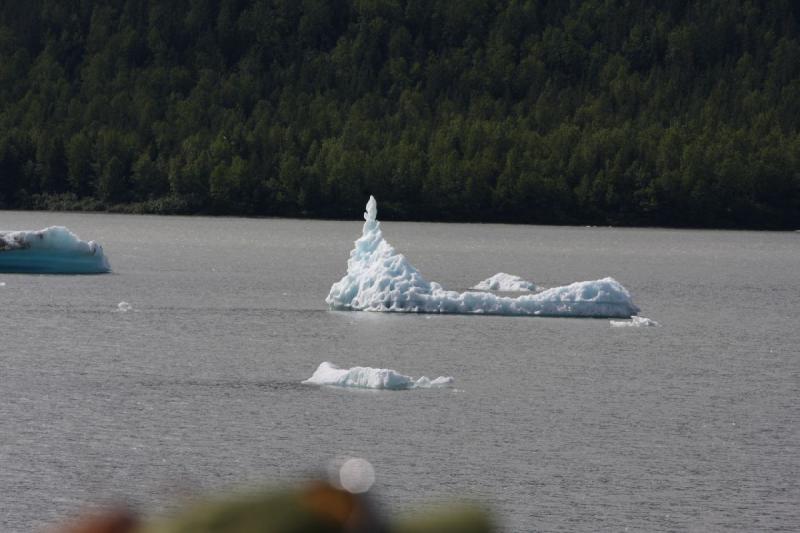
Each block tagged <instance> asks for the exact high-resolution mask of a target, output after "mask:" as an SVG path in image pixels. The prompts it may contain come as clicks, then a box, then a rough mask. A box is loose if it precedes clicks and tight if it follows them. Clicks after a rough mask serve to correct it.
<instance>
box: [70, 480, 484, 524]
mask: <svg viewBox="0 0 800 533" xmlns="http://www.w3.org/2000/svg"><path fill="white" fill-rule="evenodd" d="M492 530H493V528H492V526H491V522H490V520H489V516H488V514H487V513H485V512H484V511H482V510H480V509H477V508H474V507H458V508H450V509H441V510H438V511H435V512H426V513H421V514H412V515H410V516H406V517H403V518H400V519H387V518H386V517H384V516H382V515H380V514H379V513H377V512H376V510H375V507H374V506H373V505H372V504H371V502H370V499H369V498H368V497H367V496H366V495H358V494H351V493H350V492H347V491H344V490H341V489H338V488H335V487H333V486H332V485H329V484H328V483H324V482H314V483H310V484H307V485H305V486H302V487H300V488H296V489H288V490H281V491H272V492H266V493H260V494H253V495H248V496H240V497H238V498H231V499H227V500H218V501H209V502H207V503H204V504H200V505H196V506H192V507H190V508H188V509H183V510H181V511H179V512H178V513H177V514H176V515H174V516H173V517H171V518H166V519H161V520H156V521H152V522H147V521H140V520H139V519H138V518H137V517H136V516H135V515H133V514H132V513H130V512H129V511H121V510H118V509H117V510H110V511H108V512H106V513H101V514H97V515H93V516H87V517H85V518H83V519H81V520H79V521H75V522H73V523H71V524H68V525H66V526H63V527H61V528H57V529H56V533H489V532H490V531H492Z"/></svg>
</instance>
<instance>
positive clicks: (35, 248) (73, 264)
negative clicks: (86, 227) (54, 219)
mask: <svg viewBox="0 0 800 533" xmlns="http://www.w3.org/2000/svg"><path fill="white" fill-rule="evenodd" d="M110 270H111V265H109V263H108V258H107V257H106V256H105V255H104V254H103V247H102V246H100V244H99V243H96V242H94V241H89V242H86V241H82V240H80V239H79V238H78V236H77V235H75V234H74V233H72V232H71V231H70V230H68V229H67V228H65V227H63V226H51V227H49V228H45V229H42V230H39V231H0V272H17V273H33V274H101V273H104V272H109V271H110Z"/></svg>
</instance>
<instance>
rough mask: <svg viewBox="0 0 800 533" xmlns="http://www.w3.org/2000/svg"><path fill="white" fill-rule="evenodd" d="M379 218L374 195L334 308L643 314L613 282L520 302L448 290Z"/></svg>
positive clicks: (583, 284) (334, 291)
mask: <svg viewBox="0 0 800 533" xmlns="http://www.w3.org/2000/svg"><path fill="white" fill-rule="evenodd" d="M377 214H378V208H377V204H376V202H375V198H373V197H372V196H370V198H369V202H368V203H367V211H366V213H364V220H365V221H366V222H364V228H363V231H362V235H361V237H360V238H359V239H358V240H357V241H356V242H355V248H354V249H353V250H352V251H351V252H350V259H348V261H347V274H345V276H344V277H343V278H342V279H341V280H340V281H338V282H336V283H334V284H333V286H332V287H331V290H330V293H329V294H328V297H327V298H325V301H326V302H327V303H328V306H329V307H330V309H333V310H340V311H383V312H387V311H393V312H404V313H461V314H488V315H511V316H554V317H595V318H630V317H631V316H632V315H635V314H636V313H638V312H639V308H638V307H636V306H635V305H634V304H633V302H632V301H631V295H630V293H629V292H628V291H627V289H625V287H623V286H622V285H621V284H620V283H618V282H617V281H616V280H615V279H613V278H603V279H599V280H596V281H580V282H576V283H573V284H571V285H567V286H564V287H554V288H552V289H547V290H545V291H542V292H539V293H536V294H525V295H522V296H518V297H516V298H512V297H508V296H498V295H495V294H492V293H486V292H470V291H467V292H464V293H459V292H456V291H448V290H445V289H443V288H442V286H441V285H439V284H438V283H436V282H434V281H430V282H429V281H427V280H426V279H425V278H423V277H422V275H421V274H420V273H419V271H418V270H417V269H416V268H414V266H413V265H412V264H411V263H409V262H408V260H407V259H406V258H405V257H404V256H403V254H399V253H397V252H396V251H395V249H394V247H393V246H392V245H391V244H389V243H388V242H387V241H386V240H385V239H384V238H383V234H382V233H381V229H380V222H378V220H377Z"/></svg>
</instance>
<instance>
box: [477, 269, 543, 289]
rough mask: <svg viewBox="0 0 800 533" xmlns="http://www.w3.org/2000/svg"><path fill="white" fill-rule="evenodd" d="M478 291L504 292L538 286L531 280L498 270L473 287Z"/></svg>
mask: <svg viewBox="0 0 800 533" xmlns="http://www.w3.org/2000/svg"><path fill="white" fill-rule="evenodd" d="M472 288H473V289H475V290H478V291H501V292H502V291H506V292H521V291H537V290H539V287H537V286H536V284H535V283H534V282H532V281H526V280H524V279H522V278H521V277H519V276H514V275H513V274H506V273H505V272H498V273H497V274H495V275H494V276H492V277H491V278H486V279H485V280H483V281H481V282H480V283H478V284H477V285H475V286H474V287H472Z"/></svg>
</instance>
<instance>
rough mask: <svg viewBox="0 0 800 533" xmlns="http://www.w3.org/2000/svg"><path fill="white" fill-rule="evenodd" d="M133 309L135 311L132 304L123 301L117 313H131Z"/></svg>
mask: <svg viewBox="0 0 800 533" xmlns="http://www.w3.org/2000/svg"><path fill="white" fill-rule="evenodd" d="M132 309H133V306H132V305H131V304H129V303H128V302H124V301H123V302H120V303H118V304H117V311H119V312H120V313H127V312H128V311H131V310H132Z"/></svg>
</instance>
